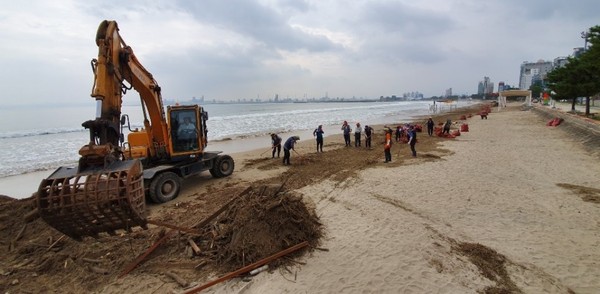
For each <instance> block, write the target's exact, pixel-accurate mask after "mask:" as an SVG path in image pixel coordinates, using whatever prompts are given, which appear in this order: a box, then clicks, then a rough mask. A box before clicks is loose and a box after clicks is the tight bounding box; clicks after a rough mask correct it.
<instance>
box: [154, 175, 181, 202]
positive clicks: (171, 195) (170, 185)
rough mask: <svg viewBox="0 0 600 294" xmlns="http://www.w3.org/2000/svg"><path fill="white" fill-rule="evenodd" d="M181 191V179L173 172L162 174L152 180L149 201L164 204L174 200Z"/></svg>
mask: <svg viewBox="0 0 600 294" xmlns="http://www.w3.org/2000/svg"><path fill="white" fill-rule="evenodd" d="M180 190H181V177H179V176H178V175H177V174H176V173H173V172H164V173H161V174H159V175H158V176H156V177H155V178H154V179H152V182H151V183H150V190H149V194H150V199H152V201H154V202H156V203H165V202H168V201H171V200H173V199H175V198H176V197H177V196H178V195H179V191H180Z"/></svg>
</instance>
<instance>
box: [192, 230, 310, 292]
mask: <svg viewBox="0 0 600 294" xmlns="http://www.w3.org/2000/svg"><path fill="white" fill-rule="evenodd" d="M306 246H308V241H304V242H302V243H300V244H297V245H294V246H292V247H290V248H288V249H285V250H283V251H280V252H278V253H275V254H273V255H271V256H269V257H267V258H263V259H261V260H259V261H257V262H255V263H253V264H251V265H248V266H245V267H243V268H241V269H238V270H236V271H234V272H230V273H228V274H226V275H224V276H222V277H220V278H218V279H216V280H213V281H211V282H208V283H206V284H204V285H202V286H199V287H195V288H192V289H189V290H187V291H185V292H183V293H185V294H192V293H198V292H200V291H202V290H204V289H206V288H208V287H211V286H213V285H216V284H218V283H221V282H223V281H226V280H229V279H231V278H235V277H237V276H239V275H241V274H244V273H247V272H249V271H251V270H253V269H255V268H258V267H260V266H262V265H265V264H267V263H269V262H271V261H273V260H275V259H277V258H280V257H282V256H284V255H288V254H290V253H292V252H295V251H298V250H300V249H302V248H304V247H306Z"/></svg>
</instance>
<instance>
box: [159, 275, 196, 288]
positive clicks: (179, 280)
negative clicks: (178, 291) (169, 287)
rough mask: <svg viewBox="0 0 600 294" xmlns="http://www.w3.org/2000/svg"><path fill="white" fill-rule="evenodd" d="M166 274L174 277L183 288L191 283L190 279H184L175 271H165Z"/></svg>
mask: <svg viewBox="0 0 600 294" xmlns="http://www.w3.org/2000/svg"><path fill="white" fill-rule="evenodd" d="M164 274H165V276H167V277H169V278H171V279H173V280H174V281H175V282H177V284H179V286H181V287H183V288H185V287H187V286H189V285H190V283H188V281H186V280H185V279H183V278H182V277H180V276H178V275H177V274H175V273H172V272H165V273H164Z"/></svg>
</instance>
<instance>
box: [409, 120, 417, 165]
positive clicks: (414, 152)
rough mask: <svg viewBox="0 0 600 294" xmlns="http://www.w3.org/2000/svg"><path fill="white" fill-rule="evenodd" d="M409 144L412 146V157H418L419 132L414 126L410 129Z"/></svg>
mask: <svg viewBox="0 0 600 294" xmlns="http://www.w3.org/2000/svg"><path fill="white" fill-rule="evenodd" d="M408 144H409V145H410V151H412V156H413V157H417V150H416V149H415V144H417V131H416V130H415V126H413V125H411V126H410V127H409V128H408Z"/></svg>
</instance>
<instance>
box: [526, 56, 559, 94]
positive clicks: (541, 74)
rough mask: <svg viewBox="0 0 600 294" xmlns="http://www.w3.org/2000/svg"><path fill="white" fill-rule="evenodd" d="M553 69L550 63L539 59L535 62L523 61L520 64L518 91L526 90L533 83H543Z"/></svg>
mask: <svg viewBox="0 0 600 294" xmlns="http://www.w3.org/2000/svg"><path fill="white" fill-rule="evenodd" d="M553 68H554V64H553V62H552V61H544V60H541V59H540V60H538V61H537V62H527V61H524V62H523V63H522V64H521V73H520V75H519V89H522V90H528V89H529V87H531V85H532V84H533V83H535V81H543V80H544V79H545V78H546V75H547V74H548V73H549V72H550V71H552V69H553Z"/></svg>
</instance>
